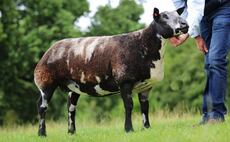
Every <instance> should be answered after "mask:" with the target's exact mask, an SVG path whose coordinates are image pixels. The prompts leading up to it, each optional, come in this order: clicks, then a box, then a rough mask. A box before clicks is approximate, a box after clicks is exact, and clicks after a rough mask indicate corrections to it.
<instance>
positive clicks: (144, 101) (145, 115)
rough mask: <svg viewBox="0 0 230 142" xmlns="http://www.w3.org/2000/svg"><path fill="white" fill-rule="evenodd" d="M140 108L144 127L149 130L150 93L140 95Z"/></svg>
mask: <svg viewBox="0 0 230 142" xmlns="http://www.w3.org/2000/svg"><path fill="white" fill-rule="evenodd" d="M138 98H139V102H140V106H141V107H140V108H141V113H142V121H143V127H144V128H149V127H150V124H149V101H148V92H145V93H139V94H138Z"/></svg>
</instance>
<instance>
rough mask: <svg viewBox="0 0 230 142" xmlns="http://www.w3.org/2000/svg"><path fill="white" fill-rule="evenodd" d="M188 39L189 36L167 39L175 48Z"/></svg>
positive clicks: (183, 35) (182, 35)
mask: <svg viewBox="0 0 230 142" xmlns="http://www.w3.org/2000/svg"><path fill="white" fill-rule="evenodd" d="M188 37H189V34H188V33H186V34H181V35H179V36H176V37H171V38H170V39H169V42H170V43H171V45H172V46H174V47H177V46H179V45H181V44H182V43H184V42H185V40H186V39H187V38H188Z"/></svg>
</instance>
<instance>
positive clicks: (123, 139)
mask: <svg viewBox="0 0 230 142" xmlns="http://www.w3.org/2000/svg"><path fill="white" fill-rule="evenodd" d="M150 119H151V128H150V129H147V130H143V129H142V125H141V116H140V115H134V116H133V126H134V129H135V132H133V133H128V134H126V133H125V132H124V129H123V119H122V118H114V119H112V121H110V122H101V123H96V122H93V121H90V122H87V120H83V121H80V120H77V133H76V134H74V135H68V134H67V125H66V123H67V121H61V122H47V134H48V136H47V137H45V138H44V137H38V136H37V127H38V126H37V125H26V126H11V127H9V126H8V127H3V128H0V142H44V141H45V142H73V141H74V142H229V141H230V122H229V121H230V120H229V116H227V117H226V122H225V123H223V124H212V125H210V124H208V125H204V126H199V127H198V126H197V127H194V126H193V125H194V124H197V122H198V121H199V119H200V116H199V115H195V116H193V115H183V116H178V115H168V116H165V115H161V114H157V115H151V116H150Z"/></svg>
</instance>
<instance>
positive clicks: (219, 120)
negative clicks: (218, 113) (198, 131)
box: [199, 117, 225, 125]
mask: <svg viewBox="0 0 230 142" xmlns="http://www.w3.org/2000/svg"><path fill="white" fill-rule="evenodd" d="M224 121H225V120H224V117H223V118H221V117H219V118H208V119H207V118H202V120H201V121H200V122H199V125H205V124H220V123H223V122H224Z"/></svg>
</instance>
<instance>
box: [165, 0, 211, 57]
mask: <svg viewBox="0 0 230 142" xmlns="http://www.w3.org/2000/svg"><path fill="white" fill-rule="evenodd" d="M172 1H173V3H174V5H175V7H176V5H178V3H179V1H183V0H172ZM204 4H205V0H188V1H187V9H185V10H186V12H187V13H185V12H184V14H183V15H182V17H183V18H185V19H186V20H187V22H188V24H189V31H188V34H182V35H180V36H178V37H173V38H171V39H170V40H169V41H170V43H171V44H172V45H173V46H175V47H176V46H178V45H180V44H182V43H183V42H184V41H185V40H186V39H187V38H188V37H189V35H190V36H191V37H193V38H195V40H196V43H197V45H198V48H199V49H200V50H201V51H202V52H204V53H205V52H208V50H207V47H206V45H205V42H204V40H203V39H202V37H201V36H200V28H199V24H200V21H201V19H202V17H203V13H204ZM176 8H177V9H178V8H179V7H176ZM185 16H187V17H185Z"/></svg>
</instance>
